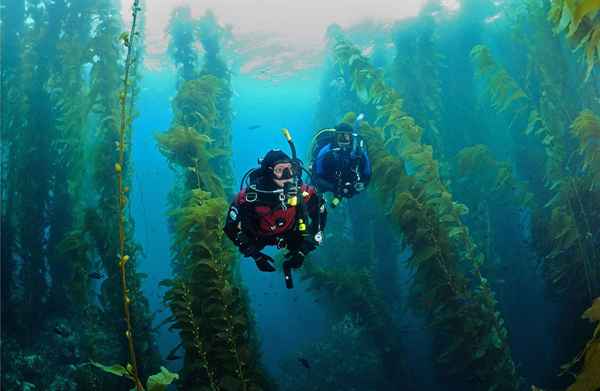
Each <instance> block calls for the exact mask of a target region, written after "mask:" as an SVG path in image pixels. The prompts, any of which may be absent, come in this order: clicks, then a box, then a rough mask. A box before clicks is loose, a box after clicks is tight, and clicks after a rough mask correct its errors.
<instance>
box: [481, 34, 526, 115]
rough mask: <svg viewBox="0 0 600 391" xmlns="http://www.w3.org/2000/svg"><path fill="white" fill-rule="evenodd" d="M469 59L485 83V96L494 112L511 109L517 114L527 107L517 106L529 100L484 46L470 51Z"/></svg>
mask: <svg viewBox="0 0 600 391" xmlns="http://www.w3.org/2000/svg"><path fill="white" fill-rule="evenodd" d="M471 59H472V60H473V62H474V63H475V68H476V71H477V74H478V76H479V77H480V78H481V79H483V80H485V81H486V84H487V94H488V95H489V96H490V98H491V100H492V106H493V107H494V108H495V109H496V110H498V111H505V110H507V109H508V108H509V107H512V108H513V109H514V110H515V111H516V113H517V114H518V113H519V112H520V111H522V110H523V109H524V108H526V107H527V106H519V104H518V103H519V101H520V100H528V99H529V98H528V97H527V94H526V93H525V91H523V90H522V89H521V88H520V87H519V85H518V83H517V82H516V81H515V80H514V79H513V78H512V77H511V76H510V74H509V73H508V72H507V71H506V69H504V68H503V67H501V66H500V65H498V64H497V63H496V61H495V60H494V58H493V57H492V55H491V53H490V50H489V49H488V48H487V47H486V46H484V45H477V46H475V47H474V48H473V49H472V50H471ZM515 106H516V108H515Z"/></svg>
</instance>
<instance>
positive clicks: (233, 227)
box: [223, 193, 258, 257]
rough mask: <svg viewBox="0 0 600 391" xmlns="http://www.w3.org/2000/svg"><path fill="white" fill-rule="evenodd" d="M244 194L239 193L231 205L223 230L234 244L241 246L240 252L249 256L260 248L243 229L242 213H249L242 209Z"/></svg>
mask: <svg viewBox="0 0 600 391" xmlns="http://www.w3.org/2000/svg"><path fill="white" fill-rule="evenodd" d="M243 196H244V194H243V193H239V194H238V195H237V196H236V197H235V199H234V200H233V202H232V203H231V205H230V206H229V210H228V211H227V219H226V220H225V227H224V228H223V231H224V232H225V235H227V237H228V238H229V239H230V240H231V241H232V242H233V244H234V245H235V246H236V247H238V248H239V250H240V252H241V253H242V254H244V256H246V257H248V256H251V255H252V254H254V253H256V252H257V251H258V248H257V246H255V245H253V244H252V241H251V240H250V238H249V237H248V235H246V234H245V233H244V231H243V229H242V213H247V211H246V212H244V211H242V208H243V205H241V202H240V200H241V199H242V197H243Z"/></svg>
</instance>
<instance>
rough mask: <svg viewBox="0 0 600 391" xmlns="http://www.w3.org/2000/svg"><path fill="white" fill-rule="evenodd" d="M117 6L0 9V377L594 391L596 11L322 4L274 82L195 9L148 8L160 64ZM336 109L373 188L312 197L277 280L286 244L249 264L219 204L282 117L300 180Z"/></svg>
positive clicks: (30, 383) (598, 351) (231, 30)
mask: <svg viewBox="0 0 600 391" xmlns="http://www.w3.org/2000/svg"><path fill="white" fill-rule="evenodd" d="M124 3H125V4H121V3H120V2H119V1H117V0H78V1H72V0H0V11H1V28H2V31H1V33H2V44H1V45H2V46H1V51H0V53H1V83H2V84H1V89H0V92H1V97H0V101H1V103H2V104H1V112H2V114H1V133H0V137H1V159H0V160H1V194H2V199H1V200H2V204H1V205H2V208H1V212H2V213H1V222H0V223H1V225H0V232H1V273H0V275H1V282H0V284H1V336H0V346H1V361H0V366H1V367H0V374H1V386H0V388H2V390H7V391H17V390H18V391H31V390H61V391H71V390H72V391H76V390H77V391H78V390H113V391H116V390H137V391H141V390H148V391H159V390H184V391H207V390H209V391H242V390H243V391H258V390H265V391H267V390H291V391H293V390H298V391H300V390H302V391H309V390H348V391H349V390H410V391H412V390H448V391H458V390H461V391H462V390H474V391H478V390H481V391H510V390H516V391H521V390H533V391H557V390H565V391H598V390H600V67H599V66H598V62H600V1H597V0H504V1H491V0H459V1H457V2H456V4H457V7H455V8H453V9H452V10H450V9H449V8H447V7H446V6H445V3H446V2H444V1H424V2H423V4H422V6H421V7H420V9H419V11H418V12H416V14H415V15H414V16H411V17H406V18H399V19H398V20H394V21H393V22H391V23H378V22H376V21H374V20H367V21H362V22H360V23H355V24H352V25H344V26H343V27H342V24H337V22H336V17H335V15H333V14H332V15H331V17H330V18H329V19H330V21H331V22H330V23H329V25H328V27H327V28H326V29H324V30H323V31H322V32H321V38H322V40H321V46H322V47H320V49H319V50H320V51H321V52H320V53H321V55H320V57H319V61H318V64H316V65H314V67H313V68H312V69H309V70H308V71H305V72H306V73H305V74H303V73H302V72H303V71H302V70H299V71H297V72H298V75H296V76H295V75H293V74H292V75H291V76H288V77H289V78H290V79H289V80H288V81H285V80H284V81H283V82H281V81H278V82H279V83H280V84H275V82H276V81H274V80H269V79H268V78H267V79H265V77H266V76H265V77H263V76H264V75H265V72H264V71H257V72H255V73H254V74H253V73H252V72H250V73H248V72H246V73H244V72H245V71H243V70H244V69H245V68H244V66H243V64H244V63H245V62H248V63H250V62H252V61H251V60H249V59H248V58H245V57H244V56H250V55H252V54H253V53H254V52H253V51H252V50H250V49H248V48H247V47H245V46H244V45H249V44H248V43H247V42H246V41H243V40H241V39H238V37H237V36H236V34H235V31H236V30H235V27H236V26H235V25H231V24H228V23H225V22H223V21H222V19H221V15H220V14H219V12H217V11H214V10H211V9H209V8H208V7H207V8H200V9H201V11H198V7H197V5H194V6H193V7H192V6H191V4H190V5H180V4H178V5H175V4H173V5H169V4H167V3H168V2H165V3H164V5H161V6H160V7H163V10H162V11H161V13H162V14H164V19H165V20H166V21H167V22H166V24H165V27H164V31H161V33H160V35H161V36H164V39H165V41H166V44H165V48H164V49H165V50H164V53H162V58H161V60H160V64H161V65H160V69H161V70H160V71H157V69H156V67H154V68H153V67H151V66H149V65H148V64H151V63H153V61H155V57H156V52H155V51H153V49H151V47H150V45H153V44H154V40H153V39H150V38H148V37H149V34H148V32H149V27H148V26H150V25H153V20H152V19H151V15H156V12H154V13H152V11H153V7H158V5H157V4H158V3H156V4H155V3H153V2H152V1H150V0H132V1H129V2H124ZM390 3H391V2H390ZM232 7H233V6H232ZM341 7H343V5H342V6H341ZM164 9H168V12H165V11H164ZM242 12H243V11H242V10H241V8H240V13H242ZM323 12H331V11H330V10H329V11H328V9H326V8H325V7H324V8H323ZM246 16H247V17H248V18H251V17H252V15H250V14H248V15H246ZM307 23H310V22H309V21H307ZM257 29H258V28H257ZM245 49H248V50H245ZM284 49H285V45H284V46H281V47H277V48H276V50H278V51H284ZM257 52H258V54H256V53H254V55H256V56H257V57H259V58H260V57H263V56H266V54H265V53H264V52H260V50H258V51H257ZM278 61H280V60H278ZM267 62H268V61H267ZM284 65H285V64H284ZM279 66H281V64H279ZM290 68H293V67H292V66H291V64H290ZM160 72H162V73H160ZM157 75H158V76H157ZM165 75H166V76H165ZM306 75H308V76H306ZM295 77H296V79H294V78H295ZM248 80H251V82H249V81H248ZM152 83H155V84H158V83H161V86H166V87H164V88H165V89H164V90H159V89H153V88H154V87H153V86H152ZM261 83H262V84H261ZM269 83H273V86H274V87H273V86H271V87H267V85H269ZM249 86H250V87H249ZM261 86H264V88H263V87H261ZM288 87H289V91H291V92H290V93H289V94H287V95H275V94H274V93H273V95H272V96H271V97H270V98H267V99H266V100H264V101H260V102H258V103H257V104H256V105H257V106H260V110H261V112H262V113H267V114H266V116H262V118H260V120H259V121H260V122H257V123H256V124H253V123H250V122H248V120H247V119H248V118H252V116H250V115H249V113H252V111H253V110H258V109H255V108H253V107H254V106H251V105H249V104H248V102H250V101H252V100H256V101H259V96H268V93H269V91H275V90H277V91H285V90H286V88H288ZM270 88H271V89H272V90H271V89H270ZM261 89H262V91H261ZM309 89H310V93H311V94H312V95H311V96H314V97H316V98H315V99H307V100H306V101H303V102H300V99H301V98H300V94H299V93H298V92H299V91H306V90H309ZM156 91H168V93H164V94H163V93H156ZM261 94H263V95H261ZM281 96H285V98H281ZM296 96H298V100H297V101H295V100H294V99H295V97H296ZM302 99H304V98H302ZM156 102H158V103H156ZM281 107H290V110H297V111H302V120H301V122H299V125H297V126H296V123H293V124H290V125H285V123H286V122H285V121H286V119H285V118H284V119H283V123H284V125H282V126H279V123H280V118H279V117H278V115H282V114H281V113H278V111H280V108H281ZM157 108H158V109H157ZM157 111H160V114H161V115H162V117H161V118H162V119H161V120H160V121H158V120H154V119H151V118H158V117H152V116H153V115H157ZM359 115H360V116H359ZM282 116H283V115H282ZM338 124H347V125H348V126H350V127H353V128H354V131H355V132H357V133H358V134H360V136H361V137H362V139H363V140H364V143H365V145H366V151H367V153H368V159H369V161H370V167H371V171H372V175H371V179H370V183H369V184H368V186H367V188H366V190H364V191H363V192H361V193H360V194H358V195H356V196H354V197H352V198H349V199H344V200H342V202H341V203H340V204H339V205H336V202H337V201H336V200H335V199H334V197H333V196H332V195H331V194H330V193H324V194H322V197H323V199H324V200H325V207H326V208H327V224H326V226H325V228H324V231H323V241H322V243H321V244H320V245H319V246H318V247H317V249H316V250H314V251H313V252H311V253H310V254H308V255H307V256H306V259H305V260H304V264H303V265H302V267H301V268H299V269H296V270H294V272H293V273H294V278H295V286H294V289H291V290H288V289H285V288H284V279H283V276H282V273H281V270H283V267H282V265H283V263H284V259H283V258H284V257H283V256H282V255H283V253H281V252H279V250H277V249H275V251H273V254H274V255H273V258H275V268H276V269H277V270H276V272H275V273H261V272H260V271H259V270H257V269H256V268H255V266H254V262H253V261H252V259H247V258H246V257H244V256H243V255H242V254H241V253H240V251H239V250H238V248H237V247H236V246H235V245H234V243H233V242H232V241H231V240H230V239H229V238H228V237H227V236H226V234H225V232H224V226H225V224H226V219H227V218H228V213H229V212H228V210H229V207H230V203H231V202H232V200H233V199H234V198H235V197H236V194H237V193H238V191H239V189H240V182H241V180H242V176H243V173H244V172H246V171H247V170H248V169H250V168H252V167H251V166H247V164H246V162H247V161H251V162H255V161H256V160H257V158H259V157H261V156H263V155H264V153H265V152H267V151H268V150H269V149H270V148H271V147H275V146H280V147H281V146H283V147H281V149H282V150H284V151H285V152H286V153H287V144H285V143H284V142H285V140H284V138H283V137H282V136H281V133H280V129H281V128H282V127H285V128H289V131H290V133H291V135H292V136H293V137H294V139H295V140H297V141H296V146H295V148H297V151H298V158H299V160H300V161H301V162H303V165H304V168H305V171H307V170H309V169H310V166H309V163H310V162H311V159H313V158H314V156H311V148H312V146H311V143H312V142H314V137H315V136H316V135H317V134H318V133H319V131H320V130H322V129H327V128H333V127H335V126H336V125H338ZM272 143H273V145H271V144H272ZM139 151H142V152H139ZM146 151H151V152H146ZM150 153H152V154H155V155H156V157H155V159H154V160H150V159H149V158H145V157H144V156H146V155H144V154H150ZM153 156H154V155H153ZM148 162H150V163H148ZM156 162H158V163H156ZM149 164H150V165H153V164H154V165H158V164H160V165H161V167H163V168H164V170H163V171H160V172H163V173H168V174H164V175H162V174H161V175H159V176H160V178H158V177H157V178H154V179H153V178H150V179H147V178H146V179H144V180H140V179H139V178H140V176H142V177H145V176H146V174H144V173H145V172H149V171H144V170H149V169H152V170H155V169H157V168H156V167H154V166H152V167H150V168H148V167H147V165H149ZM252 164H254V163H252ZM161 170H162V168H161ZM167 179H168V180H167ZM302 180H303V181H304V182H306V183H308V184H311V181H312V180H313V178H312V176H310V175H304V176H303V177H302ZM159 189H160V190H164V192H165V194H166V196H165V197H164V198H165V199H164V200H161V201H160V203H164V208H163V207H162V204H161V205H158V204H157V203H152V202H151V201H149V200H150V199H154V198H152V196H151V195H152V194H153V193H156V192H158V190H159ZM144 197H145V198H144ZM163 201H164V202H163ZM140 211H143V213H142V212H140ZM148 215H152V216H158V217H156V218H157V219H158V218H160V219H162V220H160V221H164V224H162V225H164V226H165V232H166V234H165V235H163V234H160V233H159V231H157V230H156V229H155V228H156V227H154V226H153V225H152V224H158V223H150V221H159V220H152V219H149V217H148ZM142 232H143V233H144V234H142ZM157 246H160V247H161V248H164V253H165V254H166V256H155V255H153V254H154V253H153V250H152V249H153V248H156V247H157ZM161 254H162V253H161ZM152 262H156V263H152ZM158 264H160V265H165V266H161V268H162V267H164V270H165V271H164V272H161V273H162V274H161V273H158V272H155V271H156V270H157V266H156V265H158ZM161 270H163V269H161ZM265 275H269V276H274V277H273V278H272V279H271V277H269V280H265V279H266V278H267V277H265ZM157 276H158V277H157ZM265 281H268V282H265ZM280 286H281V288H280ZM277 295H278V296H277ZM275 297H279V298H275ZM277 300H279V301H277ZM276 302H285V303H288V304H289V305H288V304H286V306H280V307H277V308H275V307H271V308H268V307H269V305H273V303H276ZM292 315H293V316H292ZM317 319H318V320H317ZM298 333H300V334H302V333H306V335H304V337H302V338H300V337H298V336H297V334H298ZM274 351H276V352H275V353H274Z"/></svg>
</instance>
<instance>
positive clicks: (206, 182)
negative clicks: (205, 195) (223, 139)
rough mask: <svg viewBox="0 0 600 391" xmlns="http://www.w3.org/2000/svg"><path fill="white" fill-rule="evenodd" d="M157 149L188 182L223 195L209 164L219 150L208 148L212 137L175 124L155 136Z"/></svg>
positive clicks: (217, 178)
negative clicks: (176, 166)
mask: <svg viewBox="0 0 600 391" xmlns="http://www.w3.org/2000/svg"><path fill="white" fill-rule="evenodd" d="M155 137H156V140H157V141H158V148H159V150H160V152H161V153H162V154H163V155H165V157H166V158H167V159H168V160H169V162H170V163H171V164H174V165H178V166H180V167H181V168H182V169H183V170H184V173H185V174H186V175H187V178H188V182H189V183H191V184H193V186H194V187H201V188H203V189H205V190H206V191H210V192H211V193H213V194H215V195H217V196H218V195H224V193H223V186H222V184H221V181H220V179H219V177H218V176H217V175H216V174H215V172H214V171H213V169H212V167H211V160H212V159H214V158H216V157H220V156H221V153H220V152H219V151H215V150H214V149H213V148H210V144H211V143H212V141H213V140H212V139H211V138H210V137H208V136H207V135H205V134H200V133H198V132H197V131H196V130H195V129H194V128H191V127H185V126H180V125H175V126H174V127H172V128H171V129H169V131H168V132H166V133H159V134H157V135H156V136H155Z"/></svg>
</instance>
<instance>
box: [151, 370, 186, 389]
mask: <svg viewBox="0 0 600 391" xmlns="http://www.w3.org/2000/svg"><path fill="white" fill-rule="evenodd" d="M177 379H179V375H178V374H176V373H173V372H171V371H169V370H168V369H167V368H165V367H160V373H157V374H155V375H152V376H150V377H149V378H148V383H146V391H164V390H166V389H167V386H168V385H169V384H171V383H172V382H173V381H174V380H177Z"/></svg>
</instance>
